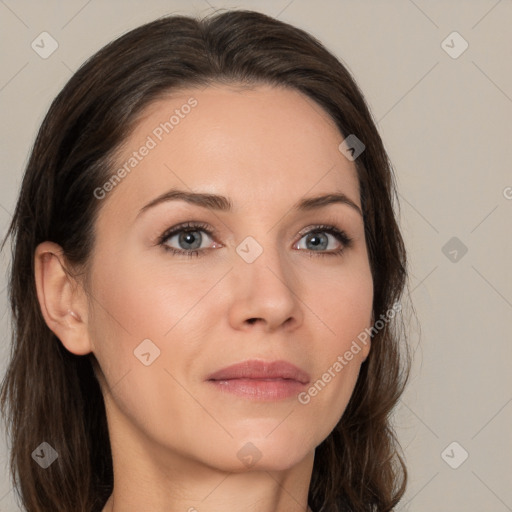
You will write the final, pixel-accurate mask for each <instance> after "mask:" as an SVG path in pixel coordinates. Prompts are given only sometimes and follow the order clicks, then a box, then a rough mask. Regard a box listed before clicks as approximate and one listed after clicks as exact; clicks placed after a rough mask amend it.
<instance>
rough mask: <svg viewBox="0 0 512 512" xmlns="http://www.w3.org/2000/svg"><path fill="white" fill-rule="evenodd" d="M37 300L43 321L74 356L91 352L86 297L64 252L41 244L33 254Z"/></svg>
mask: <svg viewBox="0 0 512 512" xmlns="http://www.w3.org/2000/svg"><path fill="white" fill-rule="evenodd" d="M34 273H35V276H34V277H35V282H36V289H37V298H38V300H39V305H40V307H41V312H42V314H43V317H44V320H45V322H46V324H47V325H48V327H49V328H50V329H51V330H52V331H53V332H54V333H55V335H56V336H57V337H58V338H59V339H60V341H61V342H62V344H63V345H64V346H65V347H66V349H67V350H69V351H70V352H71V353H73V354H76V355H85V354H88V353H89V352H91V350H92V349H91V343H90V339H89V333H88V330H87V300H86V299H87V296H86V293H85V290H84V289H83V287H82V285H81V284H80V283H79V282H78V281H77V280H76V279H74V278H73V277H72V276H71V275H70V273H69V271H68V267H67V266H66V260H65V257H64V253H63V250H62V248H61V247H60V246H59V245H57V244H55V243H53V242H42V243H41V244H39V245H38V246H37V248H36V251H35V254H34Z"/></svg>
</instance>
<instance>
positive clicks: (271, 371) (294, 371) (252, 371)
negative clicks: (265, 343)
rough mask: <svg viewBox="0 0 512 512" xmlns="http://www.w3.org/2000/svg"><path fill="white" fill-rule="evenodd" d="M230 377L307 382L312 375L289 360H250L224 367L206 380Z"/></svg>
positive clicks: (228, 378)
mask: <svg viewBox="0 0 512 512" xmlns="http://www.w3.org/2000/svg"><path fill="white" fill-rule="evenodd" d="M230 379H289V380H296V381H298V382H300V383H301V384H307V383H308V382H309V380H310V377H309V375H308V373H307V372H305V371H304V370H301V369H300V368H298V367H297V366H295V365H293V364H291V363H288V362H287V361H260V360H250V361H243V362H241V363H237V364H233V365H231V366H227V367H226V368H222V369H221V370H218V371H216V372H214V373H212V374H211V375H209V376H208V377H207V379H206V380H230Z"/></svg>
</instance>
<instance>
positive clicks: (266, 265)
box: [233, 231, 300, 326]
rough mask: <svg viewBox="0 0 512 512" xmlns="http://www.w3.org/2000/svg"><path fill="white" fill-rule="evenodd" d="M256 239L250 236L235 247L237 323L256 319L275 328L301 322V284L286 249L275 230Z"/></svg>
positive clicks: (234, 302)
mask: <svg viewBox="0 0 512 512" xmlns="http://www.w3.org/2000/svg"><path fill="white" fill-rule="evenodd" d="M256 236H257V237H258V238H259V240H258V239H257V238H256ZM256 236H247V237H246V238H244V239H243V240H242V242H240V243H239V244H238V246H237V247H236V260H235V262H234V266H235V277H234V280H235V284H234V287H235V289H234V291H233V307H234V310H235V311H236V313H235V315H234V317H235V318H236V320H234V321H236V322H243V321H246V320H249V319H254V318H257V319H261V320H264V321H265V322H266V323H268V324H272V325H274V326H275V325H279V324H280V323H283V322H285V321H286V320H288V319H289V318H290V317H295V318H296V319H299V318H300V307H299V304H300V301H298V290H297V284H298V283H297V281H296V280H295V279H294V275H293V269H292V268H291V267H290V266H289V264H288V263H287V257H286V254H284V253H283V251H284V250H285V247H283V246H282V245H280V244H279V240H278V239H277V240H276V235H275V233H274V231H270V232H267V233H265V234H259V235H256Z"/></svg>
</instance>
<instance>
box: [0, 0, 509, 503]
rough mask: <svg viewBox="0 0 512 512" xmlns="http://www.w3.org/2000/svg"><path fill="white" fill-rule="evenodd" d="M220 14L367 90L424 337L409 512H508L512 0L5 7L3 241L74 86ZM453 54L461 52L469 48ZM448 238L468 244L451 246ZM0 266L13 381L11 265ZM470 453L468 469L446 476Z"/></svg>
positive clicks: (401, 428) (2, 499) (410, 436)
mask: <svg viewBox="0 0 512 512" xmlns="http://www.w3.org/2000/svg"><path fill="white" fill-rule="evenodd" d="M220 7H233V8H237V7H241V8H249V9H254V10H259V11H262V12H265V13H268V14H270V15H273V16H277V17H278V18H279V19H281V20H283V21H286V22H290V23H292V24H295V25H297V26H299V27H301V28H304V29H306V30H308V31H310V32H311V33H312V34H313V35H315V36H317V37H318V38H319V39H320V40H322V41H323V42H324V43H325V44H326V45H327V47H328V48H330V49H331V50H332V51H333V52H334V53H335V54H336V55H337V56H338V57H339V58H340V59H341V60H342V61H343V62H344V63H345V64H346V65H347V66H348V68H349V69H350V70H351V71H352V73H353V74H354V76H355V78H356V80H357V81H358V83H359V84H360V86H361V88H362V90H363V92H364V93H365V95H366V98H367V100H368V102H369V104H370V107H371V110H372V113H373V115H374V118H375V120H376V121H377V122H378V128H379V130H380V133H381V135H382V137H383V139H384V143H385V145H386V147H387V149H388V151H389V154H390V157H391V159H392V162H393V163H394V166H395V169H396V174H397V181H398V186H399V192H400V198H401V205H402V211H401V225H402V228H403V232H404V236H405V239H406V244H407V247H408V251H409V257H410V263H411V266H410V271H411V275H410V289H411V290H412V293H411V298H412V302H413V303H414V305H415V308H416V311H417V314H418V319H419V324H420V325H421V335H420V331H419V328H418V325H417V323H416V322H413V323H411V327H410V335H411V344H412V346H413V348H415V364H414V369H413V374H412V379H411V383H410V385H409V388H408V390H407V392H406V394H405V396H404V399H403V401H402V404H401V406H400V407H399V409H398V411H397V415H396V420H397V431H398V433H399V436H400V439H401V441H402V444H403V446H404V448H405V452H406V456H407V461H408V465H409V471H410V484H409V487H408V492H407V495H406V498H405V500H404V502H403V505H402V506H401V507H400V510H404V511H405V510H410V511H414V512H432V511H436V512H439V511H447V512H448V511H450V512H453V511H464V512H472V511H475V512H476V511H485V512H489V511H492V512H505V511H507V510H509V511H512V486H511V485H510V484H511V482H512V469H511V468H512V464H511V462H510V458H511V456H512V436H511V431H512V430H511V423H512V377H511V373H512V372H511V364H510V363H511V360H512V357H511V356H512V343H511V341H512V339H511V338H512V337H511V335H510V330H511V328H512V314H511V313H512V278H511V277H512V276H511V270H510V269H511V261H512V241H511V232H512V230H511V222H510V220H511V219H512V172H511V170H512V166H511V162H512V137H511V135H512V122H511V119H512V64H511V63H512V61H511V56H512V33H511V31H510V26H511V23H512V1H511V0H501V1H495V0H474V1H470V0H467V1H455V0H452V1H427V0H415V1H412V0H392V1H391V0H386V1H384V0H383V1H368V0H367V1H355V0H353V1H348V0H338V1H335V0H331V1H326V0H324V1H315V2H313V1H306V0H291V1H290V0H279V1H273V2H272V1H270V0H260V1H238V2H234V1H233V2H231V1H228V0H208V1H206V0H195V1H189V2H186V1H177V0H167V1H163V0H149V1H144V2H141V1H139V2H137V1H133V0H132V1H121V0H116V1H108V2H107V1H101V0H89V1H86V0H80V1H76V0H73V1H66V2H51V1H36V0H32V1H28V0H26V1H17V0H2V1H0V34H1V36H0V37H1V49H2V50H1V65H0V107H1V113H2V120H3V122H2V126H1V132H0V144H1V155H2V158H1V161H0V173H1V174H0V183H1V188H0V235H1V234H3V232H4V231H5V229H6V227H7V224H8V222H9V221H10V218H11V213H12V212H13V209H14V205H15V201H16V195H17V191H18V187H19V184H20V180H21V176H22V173H23V170H24V166H25V164H26V162H27V156H28V153H29V149H30V147H31V145H32V143H33V140H34V137H35V134H36V130H37V129H38V126H39V124H40V123H41V121H42V119H43V116H44V115H45V112H46V110H47V108H48V106H49V104H50V101H51V100H52V99H53V98H54V96H55V95H56V94H57V93H58V92H59V91H60V89H61V88H62V87H63V85H64V84H65V83H66V81H67V80H68V79H69V78H70V76H71V74H72V72H73V71H75V70H76V69H77V68H78V67H79V65H80V64H81V63H82V62H83V61H84V60H85V59H86V58H87V57H89V56H90V55H92V54H93V53H94V52H95V51H96V50H97V49H99V48H100V47H101V46H103V45H104V44H105V43H107V42H108V41H110V40H112V39H113V38H115V37H117V36H118V35H120V34H122V33H124V32H126V31H127V30H129V29H131V28H133V27H135V26H137V25H139V24H142V23H143V22H146V21H150V20H152V19H154V18H156V17H158V16H161V15H164V14H169V13H183V14H201V15H202V14H206V13H208V12H210V11H211V9H212V8H220ZM43 31H47V32H49V33H50V34H51V35H52V37H53V38H55V40H56V41H57V42H58V45H59V47H58V49H57V51H55V53H53V54H52V55H51V56H50V57H49V58H47V59H42V58H41V57H40V56H39V55H38V54H37V53H36V52H35V51H34V50H32V48H31V43H32V41H33V40H34V39H35V38H36V37H37V36H38V35H39V34H40V33H41V32H43ZM453 31H457V32H458V33H459V34H460V35H461V36H462V38H464V40H465V41H467V43H468V44H469V47H468V49H467V50H466V51H465V52H464V53H462V54H461V55H460V56H459V57H458V58H452V57H451V56H450V55H448V53H447V52H446V51H445V49H444V48H446V46H445V45H442V42H443V41H444V40H445V39H446V38H447V36H449V34H451V33H452V32H453ZM445 44H448V45H449V46H452V48H451V49H449V48H446V49H447V50H449V51H451V52H452V53H453V52H457V51H459V50H460V49H461V48H462V46H461V44H463V41H462V40H461V39H457V36H455V38H454V36H451V37H450V38H448V40H447V43H445ZM452 237H457V239H458V241H456V244H459V245H458V246H456V245H454V246H452V245H448V246H447V247H445V244H446V243H447V242H448V241H449V240H450V239H451V238H452ZM452 243H453V242H452ZM461 244H464V246H465V247H467V253H466V254H464V255H462V251H461V247H462V245H461ZM444 247H445V248H444ZM443 248H444V249H443ZM454 250H455V251H456V252H453V251H454ZM445 253H446V255H445ZM454 258H456V260H455V261H452V260H453V259H454ZM1 264H2V268H1V275H0V324H1V325H0V332H1V333H2V339H1V344H0V375H2V376H3V372H4V368H5V362H6V360H7V355H8V350H9V346H8V335H7V333H8V329H9V325H8V320H7V318H8V315H7V313H6V306H7V296H6V290H5V286H6V278H5V277H4V274H5V269H6V268H7V261H6V255H5V254H4V255H2V261H1ZM42 385H43V384H42ZM454 441H455V442H457V443H458V445H455V447H453V446H451V447H450V448H449V449H448V450H447V451H445V448H447V447H448V446H449V445H450V444H451V443H452V442H454ZM33 448H35V447H27V450H32V449H33ZM452 450H453V451H452ZM462 450H465V451H467V452H468V453H469V457H468V458H467V460H465V462H464V463H463V464H461V465H460V466H459V467H458V468H457V469H452V467H450V466H449V465H448V463H447V461H448V462H450V463H451V464H452V465H457V464H458V463H460V461H461V460H462V455H463V453H464V452H463V451H462ZM0 453H1V457H2V459H1V462H2V464H1V465H0V511H2V512H6V511H9V512H11V511H12V512H15V511H18V510H19V508H18V507H17V505H16V501H15V498H14V494H13V492H12V490H11V486H10V482H9V480H8V477H7V462H6V447H5V444H4V442H3V438H2V439H1V441H0ZM443 453H444V456H442V454H443Z"/></svg>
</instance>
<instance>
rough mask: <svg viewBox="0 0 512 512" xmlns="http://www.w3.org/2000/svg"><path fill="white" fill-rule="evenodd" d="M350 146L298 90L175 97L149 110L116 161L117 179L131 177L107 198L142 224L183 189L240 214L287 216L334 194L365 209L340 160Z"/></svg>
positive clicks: (351, 172) (351, 169) (219, 89)
mask: <svg viewBox="0 0 512 512" xmlns="http://www.w3.org/2000/svg"><path fill="white" fill-rule="evenodd" d="M342 140H343V135H342V134H341V133H340V132H339V130H338V128H337V127H336V125H335V123H334V122H333V120H332V119H331V118H330V116H329V115H328V114H327V113H326V112H325V111H324V110H323V109H322V108H321V107H320V106H319V105H318V104H317V103H316V102H314V101H313V100H312V99H310V98H308V97H307V96H305V95H303V94H302V93H300V92H298V91H296V90H293V89H289V88H276V87H272V86H267V85H257V86H254V87H251V88H247V87H236V86H227V85H214V86H209V87H207V88H205V89H188V90H183V91H179V92H174V93H172V95H169V96H168V97H165V98H162V99H159V100H158V101H155V102H154V103H152V104H151V105H150V106H149V107H148V108H146V110H145V111H144V113H143V115H142V116H141V117H140V119H139V120H138V122H137V123H136V125H135V128H134V130H133V131H132V133H131V135H130V136H129V138H128V139H127V140H126V141H125V144H123V148H122V150H121V151H120V152H119V153H118V155H117V156H116V166H115V169H113V170H112V171H113V173H115V172H116V171H117V170H119V169H125V171H126V172H124V173H122V174H123V176H124V177H123V179H122V180H121V181H120V182H119V183H118V184H116V185H115V187H113V189H112V191H110V192H109V193H108V195H107V198H106V199H107V203H109V204H108V208H115V209H122V210H123V211H124V215H125V216H127V217H134V216H135V215H136V214H137V213H138V211H139V210H140V208H141V207H142V206H143V205H144V204H146V203H147V202H148V201H150V200H151V199H152V198H154V197H155V196H157V195H160V194H162V192H165V191H166V190H167V189H170V188H175V187H178V188H180V189H185V190H189V191H194V192H196V191H197V192H207V193H212V194H222V195H225V196H228V197H230V198H231V200H232V202H233V205H234V208H233V211H239V212H242V210H243V209H249V208H257V209H258V211H259V212H260V213H263V211H262V208H263V209H265V211H266V212H268V213H270V212H275V213H278V210H279V209H286V208H287V207H288V206H289V205H290V204H292V203H296V202H297V200H298V199H299V198H301V197H303V196H306V195H316V194H319V193H331V192H335V191H337V192H343V193H345V194H346V195H348V196H349V197H350V198H351V199H352V200H353V201H354V202H355V203H356V204H358V205H359V204H360V201H359V185H358V179H357V173H356V168H355V164H354V162H351V161H349V160H347V159H346V158H345V157H344V156H343V155H342V154H341V153H340V151H339V149H338V146H339V144H340V143H341V142H342ZM118 174H119V173H118ZM308 193H309V194H308ZM103 206H104V207H107V205H103Z"/></svg>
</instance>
